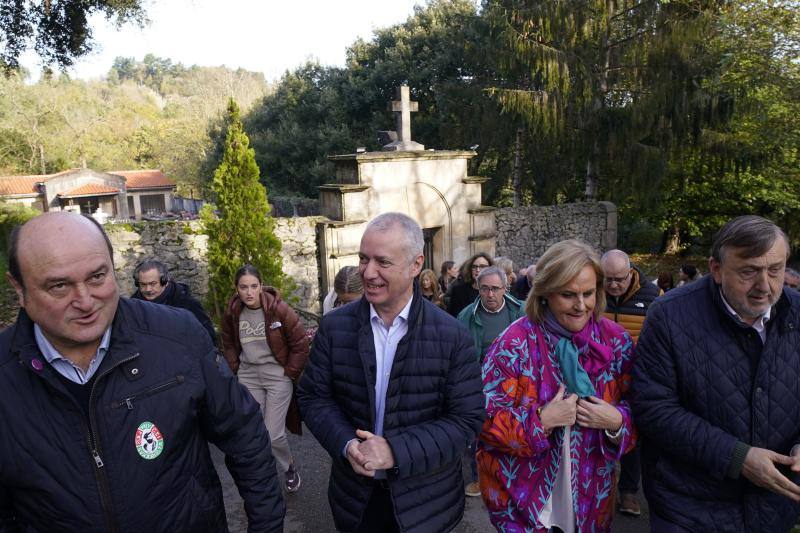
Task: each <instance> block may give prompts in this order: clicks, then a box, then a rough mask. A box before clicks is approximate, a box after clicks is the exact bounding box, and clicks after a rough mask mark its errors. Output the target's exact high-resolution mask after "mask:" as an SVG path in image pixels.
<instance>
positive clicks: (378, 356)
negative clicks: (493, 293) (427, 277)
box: [299, 213, 484, 533]
mask: <svg viewBox="0 0 800 533" xmlns="http://www.w3.org/2000/svg"><path fill="white" fill-rule="evenodd" d="M422 249H423V238H422V231H421V230H420V228H419V226H418V225H417V223H416V222H414V221H413V220H412V219H410V218H409V217H407V216H406V215H402V214H399V213H386V214H383V215H380V216H378V217H376V218H375V219H373V220H372V221H371V222H370V223H369V224H368V225H367V228H366V230H365V232H364V235H363V237H362V238H361V246H360V250H359V260H360V262H359V271H360V272H361V277H362V279H363V281H364V283H363V285H364V297H363V298H361V299H360V300H358V301H355V302H352V303H350V304H347V305H345V306H343V307H340V308H338V309H335V310H333V311H331V312H330V313H328V314H327V315H325V317H323V319H322V323H321V325H320V328H319V330H318V331H317V334H316V336H315V338H314V345H313V347H312V350H311V358H310V361H309V364H308V366H306V370H305V374H304V376H303V378H302V380H301V382H300V389H299V398H300V408H301V411H302V413H303V417H304V419H305V422H306V425H307V426H308V428H309V429H310V430H311V432H312V433H313V434H314V436H315V437H316V438H317V440H319V442H320V443H321V444H322V446H323V447H324V448H325V449H326V450H327V451H328V453H329V454H330V455H331V457H332V458H333V463H332V465H331V481H330V484H329V489H328V497H329V500H330V503H331V509H332V511H333V517H334V521H335V523H336V527H337V529H339V530H340V531H348V532H352V531H358V532H364V533H366V532H370V533H372V532H381V533H391V532H397V531H403V532H415V533H416V532H419V533H428V532H434V531H435V532H437V533H439V532H446V531H450V530H452V529H453V528H454V527H455V526H456V524H458V522H459V521H460V520H461V517H462V515H463V513H464V482H463V479H462V474H461V454H462V453H463V452H464V450H465V449H466V448H467V445H468V444H469V443H470V442H471V441H472V440H473V439H474V438H475V436H476V434H477V433H478V431H479V429H480V427H481V423H482V421H483V418H484V411H483V395H482V394H481V379H480V368H479V367H478V358H477V356H476V355H475V348H474V346H473V342H472V337H471V336H470V334H469V332H468V331H467V330H466V329H465V328H464V327H463V326H461V325H460V324H459V323H458V322H457V321H456V319H454V318H453V317H451V316H449V315H448V314H447V313H445V312H444V311H442V310H441V309H439V308H438V307H437V306H436V305H434V304H432V303H430V302H429V301H427V300H426V299H425V298H423V297H422V296H421V295H420V292H419V288H418V286H417V284H416V283H415V282H414V279H415V277H416V276H417V275H418V274H419V272H420V270H421V268H422V264H423V256H422Z"/></svg>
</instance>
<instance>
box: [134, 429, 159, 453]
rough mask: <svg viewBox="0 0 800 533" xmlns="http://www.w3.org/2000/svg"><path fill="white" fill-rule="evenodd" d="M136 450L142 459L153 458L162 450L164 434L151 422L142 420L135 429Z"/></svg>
mask: <svg viewBox="0 0 800 533" xmlns="http://www.w3.org/2000/svg"><path fill="white" fill-rule="evenodd" d="M134 442H135V443H136V451H137V452H139V455H141V456H142V457H143V458H144V459H155V458H156V457H158V456H159V455H161V452H162V451H163V450H164V436H163V435H161V431H160V430H159V429H158V426H156V425H155V424H153V423H152V422H142V423H141V424H139V427H138V428H137V429H136V437H135V438H134Z"/></svg>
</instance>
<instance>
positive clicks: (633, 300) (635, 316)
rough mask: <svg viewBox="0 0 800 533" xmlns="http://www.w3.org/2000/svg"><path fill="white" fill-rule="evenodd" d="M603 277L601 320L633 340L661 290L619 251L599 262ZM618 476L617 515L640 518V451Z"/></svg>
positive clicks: (625, 459)
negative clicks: (604, 302)
mask: <svg viewBox="0 0 800 533" xmlns="http://www.w3.org/2000/svg"><path fill="white" fill-rule="evenodd" d="M600 264H601V265H602V266H603V273H604V275H605V280H604V287H605V290H606V296H607V297H606V309H605V313H604V316H605V317H606V318H608V319H611V320H613V321H614V322H616V323H618V324H620V325H621V326H622V327H624V328H625V330H626V331H627V332H628V333H629V334H630V336H631V338H633V342H634V343H635V342H636V340H637V339H638V338H639V332H640V331H641V329H642V324H643V323H644V320H645V315H646V314H647V308H648V307H650V304H651V303H653V301H654V300H655V299H656V298H657V297H658V296H659V295H660V294H661V289H660V288H659V287H656V286H655V285H653V284H652V283H647V282H645V279H646V278H645V277H644V274H643V273H642V271H641V270H639V269H638V268H637V267H635V266H633V265H631V260H630V258H629V257H628V254H626V253H625V252H623V251H622V250H609V251H607V252H606V253H605V254H603V257H602V258H601V259H600ZM620 466H621V468H620V473H619V485H618V487H617V488H618V489H619V493H620V498H619V511H620V512H621V513H623V514H627V515H631V516H639V515H641V514H642V511H641V507H640V505H639V500H638V498H637V496H636V494H637V493H638V492H639V480H640V479H641V458H640V453H639V448H638V447H636V448H633V449H632V450H631V451H630V453H628V454H626V455H625V456H624V457H623V458H622V461H621V465H620Z"/></svg>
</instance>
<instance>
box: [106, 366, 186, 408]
mask: <svg viewBox="0 0 800 533" xmlns="http://www.w3.org/2000/svg"><path fill="white" fill-rule="evenodd" d="M184 380H185V378H184V377H183V375H181V374H178V375H177V376H175V377H174V378H172V379H171V380H169V381H165V382H164V383H159V384H158V385H154V386H152V387H150V388H147V389H145V390H143V391H141V392H137V393H136V394H132V395H130V396H128V397H127V398H123V399H122V400H119V401H116V402H114V403H112V404H111V407H112V408H114V409H119V408H120V407H127V408H128V410H129V411H130V410H133V402H134V400H141V399H143V398H147V397H148V396H152V395H153V394H157V393H159V392H163V391H165V390H167V389H171V388H172V387H175V386H176V385H180V384H181V383H183V382H184Z"/></svg>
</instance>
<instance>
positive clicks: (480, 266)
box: [472, 263, 489, 270]
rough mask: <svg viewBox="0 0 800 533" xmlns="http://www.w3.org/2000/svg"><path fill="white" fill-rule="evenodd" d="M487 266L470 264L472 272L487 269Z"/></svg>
mask: <svg viewBox="0 0 800 533" xmlns="http://www.w3.org/2000/svg"><path fill="white" fill-rule="evenodd" d="M488 266H489V265H476V264H474V263H473V264H472V270H483V269H484V268H487V267H488Z"/></svg>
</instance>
